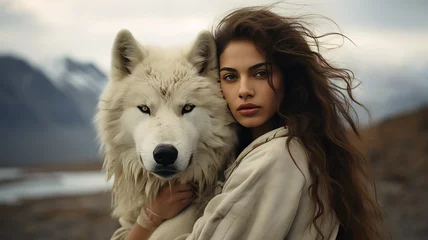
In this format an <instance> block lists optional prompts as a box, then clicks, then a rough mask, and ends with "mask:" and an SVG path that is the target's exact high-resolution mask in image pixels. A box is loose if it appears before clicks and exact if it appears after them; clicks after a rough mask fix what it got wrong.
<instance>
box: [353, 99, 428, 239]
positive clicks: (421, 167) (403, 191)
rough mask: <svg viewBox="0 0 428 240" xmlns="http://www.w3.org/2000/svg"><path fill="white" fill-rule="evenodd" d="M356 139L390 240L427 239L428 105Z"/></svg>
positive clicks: (369, 129)
mask: <svg viewBox="0 0 428 240" xmlns="http://www.w3.org/2000/svg"><path fill="white" fill-rule="evenodd" d="M362 135H363V140H364V141H363V142H359V141H356V140H355V143H356V144H357V145H358V147H359V148H360V149H361V150H362V152H363V153H364V154H365V156H366V157H367V158H368V159H369V160H370V161H371V163H372V165H373V169H374V173H375V176H376V180H377V189H378V196H379V200H380V203H381V205H382V207H383V210H384V213H385V222H386V225H387V226H388V229H389V230H390V232H391V235H392V238H393V239H406V240H416V239H421V240H422V239H428V207H427V206H426V205H425V204H426V201H428V106H427V107H424V108H421V109H419V110H418V111H416V112H412V113H408V114H402V115H399V116H395V117H391V118H389V119H387V120H385V121H383V122H381V123H379V124H377V125H376V126H374V127H371V128H368V129H364V130H363V131H362Z"/></svg>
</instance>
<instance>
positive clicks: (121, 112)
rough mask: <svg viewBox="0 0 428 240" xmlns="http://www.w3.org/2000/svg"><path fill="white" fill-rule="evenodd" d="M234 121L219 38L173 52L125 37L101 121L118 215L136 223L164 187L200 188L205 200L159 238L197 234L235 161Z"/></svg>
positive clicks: (205, 35) (115, 55)
mask: <svg viewBox="0 0 428 240" xmlns="http://www.w3.org/2000/svg"><path fill="white" fill-rule="evenodd" d="M234 122H235V121H234V120H233V117H232V116H231V115H230V113H229V110H228V108H227V104H226V102H225V100H224V98H223V96H222V93H221V90H220V86H219V83H218V70H217V57H216V47H215V42H214V38H213V36H212V35H211V33H209V32H201V33H200V34H199V35H198V36H197V39H196V41H195V42H194V43H193V45H191V47H190V48H187V50H186V49H185V48H180V49H175V50H166V49H160V48H153V47H148V46H142V45H140V44H139V43H138V42H137V41H136V40H135V39H134V37H133V36H132V34H131V33H130V32H129V31H127V30H122V31H120V32H119V33H118V34H117V36H116V39H115V42H114V45H113V49H112V62H111V72H110V80H109V82H108V84H107V86H106V88H105V89H104V91H103V93H102V95H101V96H100V102H99V105H98V112H97V115H96V118H95V125H96V127H97V130H98V134H99V139H100V141H101V145H102V147H103V149H104V151H105V160H104V166H103V168H104V169H105V170H106V174H107V179H110V178H111V177H112V176H114V183H113V189H112V200H113V207H114V211H113V216H115V217H118V218H120V219H121V221H127V222H129V223H134V222H135V220H136V218H137V216H138V214H139V212H140V209H141V208H142V207H143V206H145V205H147V204H148V203H149V202H150V200H151V199H153V197H154V196H155V195H156V194H157V192H158V190H159V188H160V187H161V186H162V185H164V184H168V182H169V181H179V182H181V183H192V184H193V185H194V186H195V187H196V189H197V190H198V200H196V201H195V203H194V204H193V207H189V208H187V209H186V210H185V211H184V212H182V213H180V214H179V215H177V217H175V218H174V219H171V220H169V221H166V222H165V223H164V224H162V225H161V228H158V230H157V231H156V232H155V234H154V237H156V236H157V235H158V238H159V239H167V238H170V237H174V236H173V235H174V234H179V233H181V232H185V231H191V229H192V226H193V224H194V221H195V220H196V217H197V215H198V214H201V212H200V211H199V210H197V209H200V208H198V206H201V205H202V207H204V204H205V203H206V202H207V200H209V198H210V197H211V196H212V193H213V191H214V190H213V188H214V186H215V184H216V181H217V180H218V179H217V177H218V175H219V173H220V172H221V171H222V170H224V167H225V165H226V164H227V163H228V162H229V161H233V159H234V154H233V149H234V147H235V145H236V141H237V139H236V135H235V127H234V125H235V124H234ZM195 206H196V207H195ZM177 228H179V229H177ZM165 232H167V233H165ZM156 233H157V234H156ZM166 236H168V237H166Z"/></svg>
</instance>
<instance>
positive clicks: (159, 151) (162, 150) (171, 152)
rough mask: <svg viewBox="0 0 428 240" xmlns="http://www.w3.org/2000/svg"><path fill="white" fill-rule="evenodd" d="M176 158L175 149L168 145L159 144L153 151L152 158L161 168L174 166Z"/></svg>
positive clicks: (176, 152)
mask: <svg viewBox="0 0 428 240" xmlns="http://www.w3.org/2000/svg"><path fill="white" fill-rule="evenodd" d="M177 156H178V151H177V149H176V148H175V147H174V146H172V145H169V144H159V145H158V146H157V147H156V148H155V150H153V158H154V159H155V161H156V163H157V164H160V165H163V166H168V165H171V164H174V162H175V160H177Z"/></svg>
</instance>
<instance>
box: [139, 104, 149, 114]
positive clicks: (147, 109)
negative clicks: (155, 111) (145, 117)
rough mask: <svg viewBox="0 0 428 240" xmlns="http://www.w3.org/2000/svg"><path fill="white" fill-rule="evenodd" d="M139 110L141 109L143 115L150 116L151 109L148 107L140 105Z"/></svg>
mask: <svg viewBox="0 0 428 240" xmlns="http://www.w3.org/2000/svg"><path fill="white" fill-rule="evenodd" d="M137 108H138V109H140V111H141V112H142V113H146V114H150V108H149V107H147V106H146V105H140V106H138V107H137Z"/></svg>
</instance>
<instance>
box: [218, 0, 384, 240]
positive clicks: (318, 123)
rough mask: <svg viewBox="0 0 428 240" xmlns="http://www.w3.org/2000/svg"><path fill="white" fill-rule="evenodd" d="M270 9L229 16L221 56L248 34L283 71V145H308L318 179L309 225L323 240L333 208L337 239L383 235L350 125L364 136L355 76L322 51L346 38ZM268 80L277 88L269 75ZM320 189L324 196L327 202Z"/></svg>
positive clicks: (365, 166)
mask: <svg viewBox="0 0 428 240" xmlns="http://www.w3.org/2000/svg"><path fill="white" fill-rule="evenodd" d="M272 7H273V5H272V6H267V7H246V8H241V9H237V10H234V11H233V12H231V13H229V14H228V15H227V16H225V17H224V18H223V19H222V20H221V21H220V22H219V24H218V25H217V27H216V28H215V29H214V30H213V32H214V37H215V39H216V44H217V56H220V55H221V53H222V52H223V51H224V49H225V48H226V46H227V45H228V43H229V42H230V41H233V40H242V39H245V40H249V41H252V42H253V43H254V44H255V45H256V47H257V48H258V49H259V50H260V51H261V52H263V53H264V55H265V56H266V63H268V62H272V63H274V64H276V65H277V66H278V67H279V68H280V69H281V71H282V74H283V76H284V77H283V85H284V98H283V100H282V102H281V104H280V106H279V108H278V109H277V117H278V118H279V119H280V120H281V125H285V126H287V128H288V130H289V137H288V140H287V146H286V147H287V148H289V144H290V141H291V140H292V139H294V138H295V139H298V140H299V141H300V142H301V144H302V145H303V146H304V148H305V149H306V152H307V155H308V161H309V162H308V165H309V170H310V174H311V176H312V179H313V184H312V186H311V187H310V189H309V193H310V195H311V198H312V200H313V202H314V207H315V209H314V211H315V216H314V218H313V219H312V224H313V225H314V227H315V228H316V230H317V231H318V232H319V234H320V235H321V236H322V238H323V239H324V236H323V235H322V233H321V230H320V226H319V224H318V223H317V219H320V217H322V215H323V214H324V213H325V211H327V209H332V210H333V211H334V212H335V214H336V216H337V217H338V219H339V221H340V230H339V234H338V237H337V239H348V240H352V239H356V240H361V239H382V238H383V237H382V235H383V234H382V233H381V227H380V226H381V225H382V222H383V220H382V214H381V210H380V207H379V205H378V203H377V199H376V193H375V189H376V187H375V183H374V178H373V176H372V175H371V173H370V171H369V163H368V161H367V160H366V159H365V157H364V156H363V155H362V154H361V153H360V152H359V151H358V149H356V148H355V147H354V146H353V145H352V144H351V142H350V140H349V139H348V132H349V131H348V130H349V128H350V129H352V131H353V132H354V133H355V134H356V135H357V136H360V135H359V132H358V129H357V126H356V120H358V116H357V115H356V111H355V109H354V108H353V106H352V104H353V103H355V104H358V105H360V106H362V107H364V106H363V105H361V104H360V103H359V102H358V101H357V100H356V99H355V98H354V96H353V94H352V90H353V80H354V74H353V73H352V71H350V70H348V69H342V68H337V67H334V66H333V65H332V64H331V63H329V62H328V61H327V60H326V59H325V58H324V57H323V56H322V55H321V54H320V51H319V49H320V43H319V41H320V39H321V38H323V37H327V36H334V35H337V36H340V37H342V38H346V37H345V36H344V35H343V34H341V33H339V32H331V33H327V34H324V35H320V36H319V35H316V34H315V33H314V32H313V31H311V30H309V29H308V27H306V26H307V25H308V22H305V21H304V19H305V17H304V16H303V17H284V16H281V15H279V14H276V13H274V12H273V11H272V10H271V8H272ZM267 66H269V65H268V64H267ZM269 84H270V86H271V87H272V89H273V85H272V80H271V77H269ZM273 90H274V89H273ZM274 91H275V90H274ZM366 110H367V109H366ZM353 116H357V119H356V120H354V119H353ZM321 192H322V193H327V195H326V197H327V198H326V200H324V198H322V197H321V194H320V193H321ZM285 204H286V203H285Z"/></svg>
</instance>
